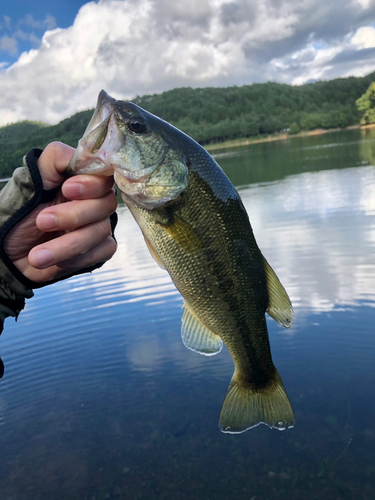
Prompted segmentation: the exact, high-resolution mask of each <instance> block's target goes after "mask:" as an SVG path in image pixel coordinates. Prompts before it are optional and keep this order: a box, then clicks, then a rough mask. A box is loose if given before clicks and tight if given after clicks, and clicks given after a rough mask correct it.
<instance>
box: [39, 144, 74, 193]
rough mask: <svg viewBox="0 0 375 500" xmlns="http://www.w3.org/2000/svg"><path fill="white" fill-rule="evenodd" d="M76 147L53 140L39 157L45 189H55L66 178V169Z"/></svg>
mask: <svg viewBox="0 0 375 500" xmlns="http://www.w3.org/2000/svg"><path fill="white" fill-rule="evenodd" d="M74 151H75V149H74V148H72V147H71V146H68V145H67V144H63V143H62V142H51V143H50V144H48V146H46V148H45V150H44V151H43V153H42V154H41V155H40V157H39V159H38V168H39V172H40V175H41V177H42V180H43V188H44V189H45V190H50V189H54V188H56V187H58V186H61V184H62V183H63V182H64V180H65V176H64V171H65V169H66V168H67V166H68V165H69V162H70V160H71V158H72V157H73V155H74Z"/></svg>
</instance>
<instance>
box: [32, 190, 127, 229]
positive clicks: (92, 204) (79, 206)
mask: <svg viewBox="0 0 375 500" xmlns="http://www.w3.org/2000/svg"><path fill="white" fill-rule="evenodd" d="M116 208H117V198H116V195H115V193H114V192H113V191H110V192H109V193H107V194H106V195H105V196H103V197H102V198H98V199H93V200H92V199H90V200H74V201H69V202H66V203H60V204H59V205H53V206H51V207H47V208H45V209H44V210H42V211H41V212H40V213H39V214H38V216H37V218H36V221H35V222H36V225H37V227H38V229H40V230H41V231H44V232H48V231H67V230H72V229H76V228H78V227H82V226H86V225H87V224H91V223H93V222H97V221H100V220H102V219H106V218H107V217H109V216H110V215H111V214H113V212H114V211H115V210H116Z"/></svg>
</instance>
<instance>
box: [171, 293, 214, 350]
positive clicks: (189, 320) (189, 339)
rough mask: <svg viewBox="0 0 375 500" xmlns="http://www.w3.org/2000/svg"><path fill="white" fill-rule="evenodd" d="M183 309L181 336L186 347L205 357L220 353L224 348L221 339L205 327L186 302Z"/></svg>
mask: <svg viewBox="0 0 375 500" xmlns="http://www.w3.org/2000/svg"><path fill="white" fill-rule="evenodd" d="M183 307H184V312H183V314H182V319H181V321H182V327H181V336H182V342H183V343H184V345H185V346H186V347H187V348H188V349H191V350H192V351H195V352H199V353H200V354H204V355H205V356H212V355H214V354H217V353H219V352H220V351H221V350H222V348H223V341H222V340H221V338H220V337H219V336H218V335H216V334H215V333H213V332H211V330H209V329H208V328H207V327H206V326H204V325H203V323H202V322H201V321H200V320H199V319H198V318H197V316H196V315H195V314H194V312H193V311H192V310H191V309H190V308H189V306H188V305H187V304H186V303H185V302H184V304H183Z"/></svg>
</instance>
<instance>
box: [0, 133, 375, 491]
mask: <svg viewBox="0 0 375 500" xmlns="http://www.w3.org/2000/svg"><path fill="white" fill-rule="evenodd" d="M217 161H218V162H219V163H220V164H221V166H222V167H223V168H224V170H225V171H226V173H227V174H228V175H229V177H230V178H231V179H232V181H233V182H234V184H235V185H236V186H237V187H238V189H239V192H240V194H241V197H242V199H243V201H244V204H245V206H246V209H247V210H248V213H249V216H250V220H251V223H252V226H253V229H254V233H255V236H256V238H257V241H258V244H259V246H260V248H261V250H262V252H263V253H264V255H265V256H266V258H267V260H268V261H269V262H270V263H271V265H272V266H273V268H274V269H275V271H276V272H277V274H278V276H279V278H280V280H281V281H282V283H283V284H284V286H285V288H286V289H287V291H288V293H289V295H290V297H291V299H292V302H293V306H294V309H295V322H294V324H293V326H292V327H291V328H290V329H289V330H285V329H284V328H282V327H280V326H279V325H278V324H277V323H275V322H274V321H273V320H272V319H269V321H268V326H269V334H270V341H271V346H272V354H273V358H274V362H275V364H276V366H277V368H278V370H279V372H280V374H281V375H282V378H283V380H284V383H285V386H286V388H287V391H288V395H289V397H290V400H291V403H292V405H293V409H294V411H295V416H296V425H295V427H294V429H291V430H287V431H284V432H279V431H276V430H271V429H269V428H268V427H266V426H264V425H261V426H259V427H257V428H254V429H252V430H250V431H248V432H246V433H244V434H241V435H228V434H222V433H220V431H219V429H218V419H219V414H220V409H221V405H222V402H223V399H224V396H225V393H226V390H227V386H228V384H229V381H230V378H231V376H232V372H233V363H232V360H231V358H230V356H229V354H228V352H227V351H226V349H225V348H224V349H223V351H222V352H221V353H220V354H219V355H217V356H213V357H210V358H207V357H204V356H200V355H199V354H196V353H193V352H192V351H189V350H187V349H186V348H185V347H184V346H183V344H182V342H181V337H180V325H181V312H182V311H181V308H180V306H181V303H182V298H181V296H180V295H179V293H178V292H177V291H176V289H175V288H174V286H173V284H172V283H171V281H170V279H169V277H168V275H167V274H166V272H165V271H162V270H161V269H159V268H158V267H157V265H156V264H155V262H154V261H153V260H152V258H151V257H150V255H149V254H148V250H147V249H146V246H145V244H144V241H143V237H142V235H141V233H140V231H139V229H138V227H137V226H136V224H135V222H134V221H133V220H132V217H131V215H130V213H129V212H128V211H127V209H126V208H125V207H121V208H120V209H119V224H118V229H117V239H118V242H119V250H118V252H117V254H116V256H115V257H114V258H113V259H112V260H111V261H110V262H108V263H107V264H106V265H105V266H104V267H103V268H102V269H101V270H98V271H95V272H94V273H92V274H90V275H84V276H78V277H76V278H73V279H70V280H67V281H64V282H61V283H58V284H55V285H53V286H50V287H47V288H45V289H42V290H38V291H36V293H35V297H34V298H33V299H32V300H30V301H28V303H27V307H26V309H25V311H24V312H22V313H21V315H20V317H19V319H18V322H17V323H15V322H14V321H13V320H12V319H8V320H7V321H6V327H5V330H4V333H3V335H2V337H1V340H0V353H1V357H2V358H3V361H4V364H5V370H6V371H5V375H4V378H3V379H2V380H1V381H0V451H1V464H0V492H1V496H0V498H1V500H29V499H33V500H39V499H40V500H42V499H43V500H44V499H48V500H55V499H56V500H57V499H64V500H65V499H71V500H75V499H77V500H86V499H87V500H102V499H131V500H133V499H134V500H137V499H150V498H152V499H168V500H169V499H171V500H172V499H173V500H175V499H193V498H194V499H199V500H200V499H202V500H217V499H219V500H221V499H222V500H228V499H232V498H233V499H236V500H237V499H240V500H242V499H244V500H245V499H246V500H269V499H298V500H299V499H301V498H304V499H308V500H310V499H311V500H313V499H314V500H315V499H317V498H319V499H323V500H324V499H341V498H343V499H346V498H348V499H349V498H360V499H373V498H375V398H374V389H373V388H374V382H375V363H374V360H375V335H374V333H375V332H374V328H375V327H374V325H375V308H374V306H375V251H374V250H375V248H374V247H375V167H374V165H375V135H374V132H371V131H366V132H361V131H359V130H355V131H346V132H341V133H332V134H327V135H323V136H314V137H308V138H294V139H290V140H288V141H284V142H279V143H275V142H274V143H268V144H257V145H253V146H251V147H250V148H248V149H246V148H239V149H237V150H231V151H226V152H220V154H218V155H217Z"/></svg>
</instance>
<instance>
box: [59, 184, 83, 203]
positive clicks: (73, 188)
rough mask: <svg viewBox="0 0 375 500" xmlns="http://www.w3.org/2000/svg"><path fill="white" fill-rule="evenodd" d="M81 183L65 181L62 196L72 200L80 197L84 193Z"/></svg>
mask: <svg viewBox="0 0 375 500" xmlns="http://www.w3.org/2000/svg"><path fill="white" fill-rule="evenodd" d="M84 191H85V189H84V187H83V184H81V183H80V182H75V183H70V182H69V183H67V184H65V185H64V196H66V197H67V198H69V199H70V200H74V199H76V198H81V197H82V195H83V194H84Z"/></svg>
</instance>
